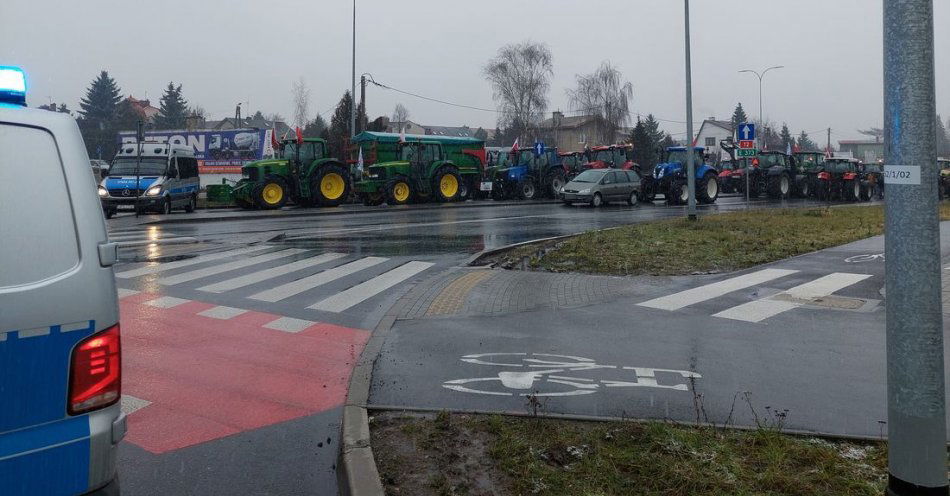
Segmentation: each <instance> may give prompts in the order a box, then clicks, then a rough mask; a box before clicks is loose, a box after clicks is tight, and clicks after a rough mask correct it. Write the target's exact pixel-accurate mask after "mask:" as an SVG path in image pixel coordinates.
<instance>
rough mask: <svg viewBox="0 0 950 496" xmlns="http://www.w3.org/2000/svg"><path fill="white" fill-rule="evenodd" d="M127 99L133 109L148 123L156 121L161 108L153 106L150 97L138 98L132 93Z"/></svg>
mask: <svg viewBox="0 0 950 496" xmlns="http://www.w3.org/2000/svg"><path fill="white" fill-rule="evenodd" d="M125 100H126V101H127V102H129V105H130V106H131V107H132V110H133V111H135V113H136V114H138V115H139V117H140V118H141V119H142V121H144V122H145V123H146V124H150V123H152V122H155V116H156V115H158V113H159V109H158V108H155V107H153V106H152V104H151V102H150V101H149V100H148V99H145V100H138V99H136V98H134V97H132V95H129V96H127V97H126V98H125Z"/></svg>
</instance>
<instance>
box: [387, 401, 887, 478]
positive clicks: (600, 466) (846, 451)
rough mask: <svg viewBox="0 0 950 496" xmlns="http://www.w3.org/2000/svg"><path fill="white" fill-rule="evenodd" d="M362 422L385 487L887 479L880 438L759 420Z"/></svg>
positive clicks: (454, 418)
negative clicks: (796, 429)
mask: <svg viewBox="0 0 950 496" xmlns="http://www.w3.org/2000/svg"><path fill="white" fill-rule="evenodd" d="M404 425H414V426H417V428H416V427H414V428H412V429H403V428H401V426H404ZM371 428H372V434H373V447H374V452H375V455H376V458H377V461H378V463H379V469H380V473H381V475H382V478H383V481H384V483H385V485H386V490H387V494H413V495H417V494H418V495H427V494H460V495H461V494H471V495H476V494H539V495H575V494H576V495H664V496H667V495H670V496H677V495H683V496H685V495H704V494H716V495H719V494H729V495H759V494H770V495H814V494H850V495H864V494H867V495H878V494H882V493H883V492H884V488H885V486H886V482H887V451H886V448H885V446H884V445H883V443H857V442H839V441H830V440H824V439H817V438H807V437H800V436H790V435H786V434H782V433H781V432H780V431H778V430H776V429H767V428H762V429H757V430H752V431H743V430H732V429H716V428H712V427H688V426H678V425H673V424H669V423H664V422H645V423H634V422H574V421H564V420H553V419H542V418H530V417H502V416H485V415H468V414H451V415H449V414H440V418H439V419H438V420H436V418H435V416H434V415H407V414H397V413H391V414H381V415H378V416H377V420H376V421H374V422H373V423H371ZM407 433H412V434H411V435H408V434H407ZM460 461H461V462H460ZM426 474H428V475H426Z"/></svg>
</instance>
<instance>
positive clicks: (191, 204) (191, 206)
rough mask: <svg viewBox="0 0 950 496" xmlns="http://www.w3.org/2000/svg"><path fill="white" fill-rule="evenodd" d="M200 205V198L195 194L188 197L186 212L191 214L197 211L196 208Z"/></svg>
mask: <svg viewBox="0 0 950 496" xmlns="http://www.w3.org/2000/svg"><path fill="white" fill-rule="evenodd" d="M197 207H198V199H197V198H195V196H194V195H192V196H191V198H189V199H188V205H185V212H188V213H189V214H190V213H192V212H194V211H195V208H197Z"/></svg>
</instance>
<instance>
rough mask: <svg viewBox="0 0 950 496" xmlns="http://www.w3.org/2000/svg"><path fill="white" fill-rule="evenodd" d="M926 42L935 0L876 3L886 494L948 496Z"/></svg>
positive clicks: (929, 46)
mask: <svg viewBox="0 0 950 496" xmlns="http://www.w3.org/2000/svg"><path fill="white" fill-rule="evenodd" d="M933 36H934V23H933V0H884V129H885V131H886V136H885V140H884V147H885V159H886V164H887V165H886V166H885V177H887V176H889V172H893V171H897V170H900V171H903V172H905V173H907V175H906V176H904V175H901V176H897V177H895V178H894V180H891V179H890V178H887V179H885V181H886V182H887V202H886V215H885V258H886V260H887V264H886V269H885V270H886V279H887V286H886V288H887V296H886V303H885V305H886V321H887V435H888V443H889V446H888V487H887V493H888V494H889V495H891V496H907V495H923V494H927V495H931V494H941V495H947V494H948V485H947V451H946V441H947V426H946V407H945V398H944V397H945V390H944V388H945V384H944V353H943V315H942V308H941V284H940V282H941V281H940V279H941V270H940V223H939V219H938V214H937V180H938V177H937V175H938V172H937V167H936V139H935V137H936V132H935V122H934V115H936V104H935V100H934V38H933ZM899 166H903V167H899ZM889 168H890V169H891V170H890V171H889V170H888V169H889ZM917 171H919V175H918V174H916V172H917ZM914 177H916V180H914Z"/></svg>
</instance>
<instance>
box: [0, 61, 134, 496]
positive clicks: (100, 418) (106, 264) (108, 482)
mask: <svg viewBox="0 0 950 496" xmlns="http://www.w3.org/2000/svg"><path fill="white" fill-rule="evenodd" d="M25 106H26V78H25V77H24V74H23V72H22V71H21V70H19V69H18V68H15V67H0V239H3V242H0V495H4V496H19V495H30V496H36V495H41V496H42V495H73V494H86V493H93V494H110V495H111V494H118V479H117V476H116V449H117V445H118V443H119V441H120V440H121V439H122V437H123V436H124V435H125V431H126V422H125V416H124V415H123V414H122V413H121V411H120V407H119V399H120V395H121V376H122V373H121V363H122V359H121V349H120V346H119V309H118V299H117V296H116V286H115V279H114V276H113V270H112V265H113V264H114V263H115V262H116V258H117V252H116V245H115V244H114V243H110V242H109V240H108V237H107V234H106V226H105V220H104V219H103V215H102V208H101V206H100V204H99V198H98V197H97V194H96V184H95V179H94V178H93V177H92V175H91V174H89V157H88V155H87V154H86V149H85V146H84V145H83V139H82V136H81V135H80V134H79V127H78V126H77V125H76V121H75V120H74V119H72V118H71V117H69V116H68V115H65V114H61V113H56V112H48V111H45V110H38V109H28V108H25Z"/></svg>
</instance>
